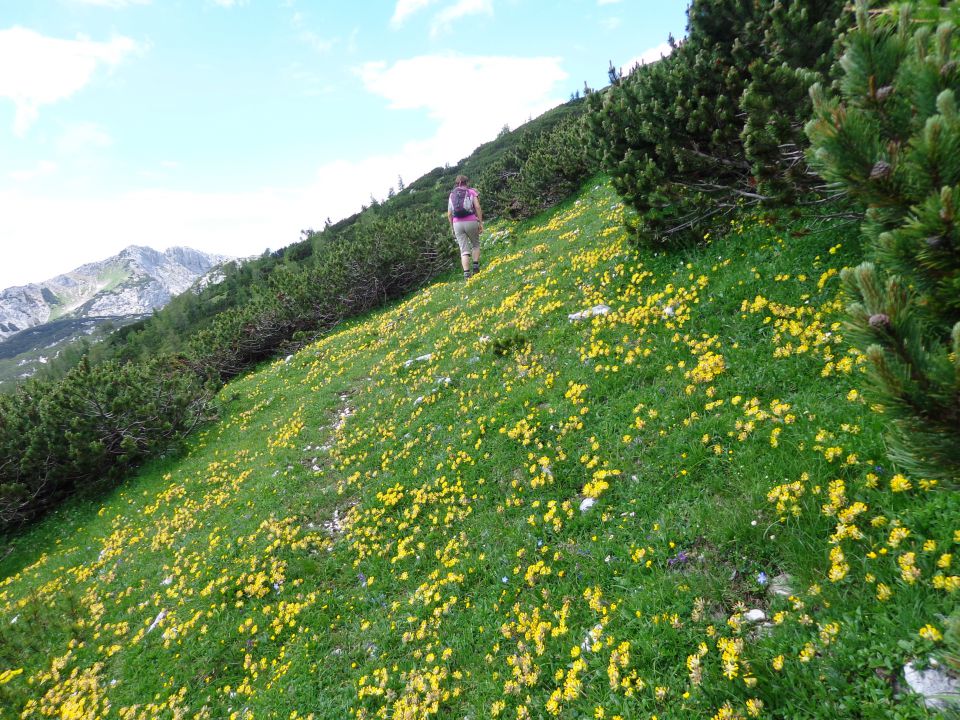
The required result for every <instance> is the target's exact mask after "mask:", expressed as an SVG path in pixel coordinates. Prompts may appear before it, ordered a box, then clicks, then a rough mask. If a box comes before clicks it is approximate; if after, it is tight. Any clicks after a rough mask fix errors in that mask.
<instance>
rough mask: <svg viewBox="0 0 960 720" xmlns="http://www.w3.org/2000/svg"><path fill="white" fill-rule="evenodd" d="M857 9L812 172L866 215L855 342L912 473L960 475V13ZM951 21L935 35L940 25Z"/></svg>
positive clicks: (821, 114)
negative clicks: (867, 258) (955, 17)
mask: <svg viewBox="0 0 960 720" xmlns="http://www.w3.org/2000/svg"><path fill="white" fill-rule="evenodd" d="M912 8H913V6H911V5H909V4H908V5H905V6H902V8H901V9H900V10H899V12H892V11H891V12H887V13H884V14H878V15H877V16H876V17H874V16H873V15H872V14H871V13H870V12H869V10H868V7H867V5H866V3H863V2H861V3H859V4H858V6H857V26H856V28H855V29H854V30H853V31H851V32H850V33H849V35H848V37H847V39H846V42H845V47H844V52H843V56H842V58H841V60H840V65H841V67H842V68H843V76H842V78H841V80H840V84H839V87H840V90H839V94H831V93H828V92H827V91H826V90H825V89H824V88H822V87H821V86H819V85H818V86H815V87H814V88H813V90H812V91H811V94H812V98H813V104H814V117H813V119H812V120H811V121H810V123H809V124H808V126H807V133H808V135H809V137H810V140H811V142H812V145H813V148H812V153H811V162H812V163H813V164H814V166H815V167H816V168H817V169H819V170H820V172H821V173H822V174H823V176H824V177H825V178H826V179H827V180H829V181H831V182H833V183H836V184H837V185H838V186H840V187H842V188H843V189H844V190H846V191H847V192H848V193H849V194H850V195H851V196H853V197H854V198H856V199H857V200H859V201H860V202H862V203H863V204H864V205H865V206H866V207H867V210H866V217H865V221H864V223H863V232H864V234H865V236H866V238H867V240H868V242H869V244H870V247H871V248H872V257H871V261H872V262H868V263H864V264H863V265H861V266H860V267H858V268H856V269H855V270H851V271H848V272H847V273H845V276H844V280H845V284H846V287H847V289H848V291H849V293H850V296H851V299H852V304H851V306H850V308H849V311H850V325H851V330H852V331H853V333H852V336H853V337H855V338H856V341H857V342H858V344H859V345H860V347H861V348H863V350H864V352H865V354H866V356H867V358H868V359H869V361H870V370H871V372H870V379H871V387H872V391H873V399H874V400H875V402H877V403H879V404H880V405H881V406H882V407H883V408H884V412H886V413H887V414H888V415H889V417H890V420H891V431H890V450H891V457H892V458H893V459H894V460H895V461H896V462H897V463H898V464H899V465H900V466H901V467H903V468H904V469H906V470H908V471H910V472H913V473H916V474H918V475H921V476H923V477H929V478H939V479H943V480H947V481H949V482H954V483H955V482H956V480H957V478H958V477H960V227H958V222H960V217H958V209H960V208H958V204H960V184H958V183H960V118H958V114H957V113H958V111H957V102H956V97H957V94H958V93H960V71H958V48H957V36H956V34H955V29H956V26H955V25H954V23H953V22H950V21H949V20H948V13H951V12H952V13H954V14H955V9H954V10H951V9H949V8H943V9H942V11H937V10H936V9H935V8H932V7H930V5H929V4H925V7H924V8H921V10H922V12H921V14H920V15H919V17H916V18H915V17H913V16H912V13H911V10H912ZM941 19H942V20H944V22H942V23H940V24H939V25H938V24H937V23H938V22H939V21H940V20H941Z"/></svg>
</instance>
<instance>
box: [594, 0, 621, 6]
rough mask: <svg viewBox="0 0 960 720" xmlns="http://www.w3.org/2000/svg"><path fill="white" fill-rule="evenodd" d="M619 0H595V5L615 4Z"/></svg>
mask: <svg viewBox="0 0 960 720" xmlns="http://www.w3.org/2000/svg"><path fill="white" fill-rule="evenodd" d="M618 2H620V0H597V5H601V6H602V5H616V4H617V3H618Z"/></svg>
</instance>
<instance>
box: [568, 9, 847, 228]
mask: <svg viewBox="0 0 960 720" xmlns="http://www.w3.org/2000/svg"><path fill="white" fill-rule="evenodd" d="M842 9H843V3H842V2H841V1H840V0H810V1H803V2H790V3H785V2H782V1H780V0H758V1H757V2H753V1H747V0H694V2H693V3H692V4H691V6H690V10H689V13H688V20H689V21H688V36H687V38H686V39H685V40H684V41H683V42H682V43H680V44H679V45H674V50H673V52H672V54H671V55H670V56H669V57H667V58H664V59H662V60H660V61H658V62H655V63H652V64H650V65H645V66H641V67H639V68H636V69H635V70H634V71H633V72H632V73H630V74H629V75H628V76H626V77H624V78H622V79H620V80H619V81H617V82H615V83H614V84H613V85H612V86H611V87H609V88H607V89H606V90H604V91H603V92H599V93H594V94H593V95H591V96H590V97H589V98H588V101H589V104H590V113H589V115H588V117H587V122H588V125H589V127H590V130H591V133H592V136H593V138H594V141H595V144H596V152H597V154H598V157H599V160H600V164H601V166H602V168H603V169H604V170H605V171H606V172H607V173H609V174H610V175H611V177H612V179H613V183H614V187H615V188H616V189H617V191H618V192H619V193H620V195H621V196H622V197H623V198H624V200H625V201H626V202H627V204H629V205H630V206H632V207H633V208H634V209H635V210H636V211H637V216H638V217H637V221H636V227H635V228H634V229H635V230H636V231H637V233H636V237H637V240H638V241H639V242H640V243H642V244H646V245H650V246H653V247H663V246H669V245H673V244H678V243H685V242H689V241H691V240H692V241H698V240H700V239H701V238H703V236H704V235H705V234H706V233H708V232H710V231H711V230H715V229H716V228H718V227H719V226H720V225H721V222H722V220H723V219H724V217H725V216H726V215H728V214H729V213H731V212H733V211H734V210H735V209H736V208H737V207H739V206H741V205H743V204H744V203H748V204H758V203H776V202H783V201H786V200H791V199H793V197H794V196H795V195H796V194H797V193H798V192H799V191H802V190H804V189H806V188H808V186H809V185H810V184H811V182H812V179H811V178H810V177H809V175H808V174H807V172H806V166H805V164H804V161H803V153H802V150H803V147H802V145H803V134H802V126H803V120H804V119H805V117H806V116H807V113H808V109H809V101H808V100H807V98H806V89H807V87H809V85H810V83H812V82H813V81H814V80H815V79H817V78H818V77H822V75H823V74H824V73H825V72H826V70H827V69H828V68H829V67H830V65H831V63H832V57H833V55H832V52H831V49H832V48H833V39H834V29H833V28H834V23H835V22H836V21H837V19H838V18H840V17H841V13H842ZM797 37H803V39H804V41H803V42H802V43H798V42H797V41H796V38H797Z"/></svg>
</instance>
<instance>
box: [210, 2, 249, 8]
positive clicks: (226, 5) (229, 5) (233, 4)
mask: <svg viewBox="0 0 960 720" xmlns="http://www.w3.org/2000/svg"><path fill="white" fill-rule="evenodd" d="M212 2H213V4H214V5H219V6H220V7H223V8H232V7H237V6H238V5H246V4H247V0H212Z"/></svg>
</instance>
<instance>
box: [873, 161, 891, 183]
mask: <svg viewBox="0 0 960 720" xmlns="http://www.w3.org/2000/svg"><path fill="white" fill-rule="evenodd" d="M892 174H893V166H892V165H891V164H890V163H888V162H887V161H886V160H877V162H876V163H874V165H873V169H872V170H870V179H871V180H873V181H878V180H889V179H890V176H891V175H892Z"/></svg>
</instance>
